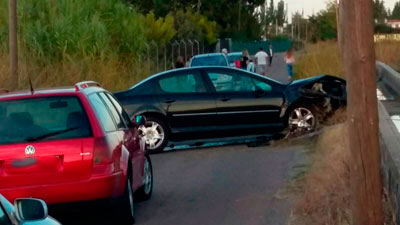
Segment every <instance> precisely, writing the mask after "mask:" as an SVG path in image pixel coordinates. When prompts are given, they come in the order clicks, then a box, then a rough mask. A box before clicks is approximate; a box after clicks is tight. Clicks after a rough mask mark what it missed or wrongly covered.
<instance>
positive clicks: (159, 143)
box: [139, 117, 168, 153]
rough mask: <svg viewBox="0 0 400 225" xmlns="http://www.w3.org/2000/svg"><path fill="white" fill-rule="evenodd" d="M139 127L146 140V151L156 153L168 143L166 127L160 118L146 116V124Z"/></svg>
mask: <svg viewBox="0 0 400 225" xmlns="http://www.w3.org/2000/svg"><path fill="white" fill-rule="evenodd" d="M139 129H140V131H141V133H142V135H143V138H144V140H145V142H146V150H147V152H148V153H158V152H162V151H163V150H164V148H165V146H166V145H167V143H168V129H167V126H166V125H165V123H164V122H163V121H162V120H160V119H158V118H152V117H148V118H147V122H146V124H145V125H144V126H142V127H140V128H139Z"/></svg>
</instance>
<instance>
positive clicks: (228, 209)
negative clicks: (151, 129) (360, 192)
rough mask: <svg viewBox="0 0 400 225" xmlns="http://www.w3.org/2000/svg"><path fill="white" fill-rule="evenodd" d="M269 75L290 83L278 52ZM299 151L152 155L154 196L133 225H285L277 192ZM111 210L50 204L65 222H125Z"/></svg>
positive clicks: (100, 204) (240, 148) (230, 149)
mask: <svg viewBox="0 0 400 225" xmlns="http://www.w3.org/2000/svg"><path fill="white" fill-rule="evenodd" d="M267 76H268V77H270V78H272V79H275V80H278V81H281V82H282V83H287V82H288V79H287V77H288V76H287V72H286V65H285V62H284V60H283V54H282V53H279V54H275V57H274V59H273V63H272V66H271V67H268V70H267ZM246 140H248V138H245V139H244V140H239V141H237V140H235V141H236V143H243V142H244V141H246ZM224 141H226V140H224ZM235 141H234V142H233V143H235ZM221 143H222V145H224V144H226V143H230V144H231V143H232V142H229V141H228V142H219V143H218V142H217V145H220V144H221ZM189 145H190V143H189ZM183 147H184V148H185V146H183ZM177 148H178V149H180V146H177ZM302 150H303V148H302V147H301V146H298V147H285V148H279V147H275V148H272V147H258V148H249V147H247V146H246V145H230V146H225V147H212V148H200V149H191V150H178V151H170V152H166V153H163V154H158V155H152V157H151V158H152V161H153V168H154V182H155V189H154V192H153V197H152V199H150V200H149V201H147V202H143V203H138V204H136V224H138V225H160V224H162V225H188V224H190V225H214V224H215V225H286V224H288V218H289V215H290V201H289V200H288V199H279V198H277V197H276V196H277V193H278V192H280V191H281V190H283V189H285V187H286V185H287V181H288V179H289V178H290V176H291V174H293V170H294V169H293V168H294V167H295V166H296V165H298V164H299V163H303V161H304V155H303V153H302V152H303V151H302ZM110 211H111V210H110V205H109V203H108V202H107V201H97V202H89V203H74V204H68V205H59V206H51V207H50V211H49V213H50V215H52V216H53V217H55V218H56V219H58V220H59V221H60V222H61V223H62V224H64V225H123V224H125V223H124V221H121V220H120V219H119V218H115V217H114V216H113V215H112V214H111V213H110Z"/></svg>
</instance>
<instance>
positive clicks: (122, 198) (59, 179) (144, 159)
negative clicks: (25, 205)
mask: <svg viewBox="0 0 400 225" xmlns="http://www.w3.org/2000/svg"><path fill="white" fill-rule="evenodd" d="M134 119H135V120H134V122H131V119H130V118H129V116H128V115H127V114H126V113H125V111H124V110H123V108H122V107H121V105H120V104H119V103H118V101H117V100H116V99H115V98H114V97H113V95H112V94H111V93H109V92H108V91H106V90H104V89H102V88H101V87H100V86H99V85H98V84H97V83H94V82H82V83H79V84H77V85H76V86H75V87H73V88H64V89H49V90H40V91H34V92H14V93H3V94H1V95H0V193H1V194H3V195H4V196H5V197H6V198H7V199H8V200H9V201H14V199H16V198H25V197H34V198H40V199H43V200H45V201H46V202H47V203H50V204H51V203H65V202H76V201H87V200H96V199H104V198H111V199H117V200H118V201H112V202H117V203H118V206H119V207H117V208H118V210H117V211H118V212H119V213H123V215H121V216H126V218H127V219H129V220H132V221H133V216H134V211H133V201H134V199H135V200H137V199H140V200H147V199H149V198H150V197H151V193H152V187H153V174H152V166H151V161H150V158H149V156H148V155H146V154H145V151H144V150H145V149H144V148H145V147H144V146H145V143H144V141H143V140H142V138H140V136H139V131H138V126H139V125H141V124H144V121H143V120H144V119H143V118H141V117H140V116H138V117H137V118H134Z"/></svg>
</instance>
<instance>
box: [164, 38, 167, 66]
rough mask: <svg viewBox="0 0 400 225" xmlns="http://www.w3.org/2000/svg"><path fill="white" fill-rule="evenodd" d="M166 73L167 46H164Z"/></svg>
mask: <svg viewBox="0 0 400 225" xmlns="http://www.w3.org/2000/svg"><path fill="white" fill-rule="evenodd" d="M164 71H167V44H165V45H164Z"/></svg>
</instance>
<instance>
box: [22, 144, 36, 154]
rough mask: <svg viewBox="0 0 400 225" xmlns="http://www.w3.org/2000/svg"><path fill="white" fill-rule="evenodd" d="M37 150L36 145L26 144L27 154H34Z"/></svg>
mask: <svg viewBox="0 0 400 225" xmlns="http://www.w3.org/2000/svg"><path fill="white" fill-rule="evenodd" d="M35 151H36V149H35V147H33V146H32V145H28V146H26V148H25V154H27V155H33V154H35Z"/></svg>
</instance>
